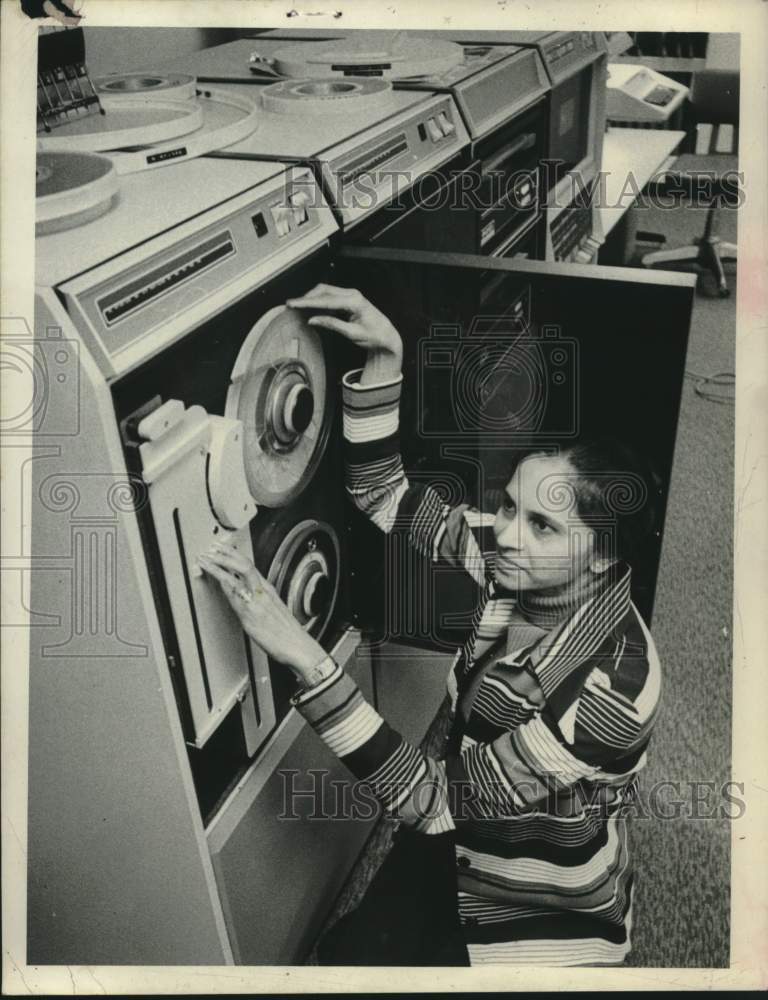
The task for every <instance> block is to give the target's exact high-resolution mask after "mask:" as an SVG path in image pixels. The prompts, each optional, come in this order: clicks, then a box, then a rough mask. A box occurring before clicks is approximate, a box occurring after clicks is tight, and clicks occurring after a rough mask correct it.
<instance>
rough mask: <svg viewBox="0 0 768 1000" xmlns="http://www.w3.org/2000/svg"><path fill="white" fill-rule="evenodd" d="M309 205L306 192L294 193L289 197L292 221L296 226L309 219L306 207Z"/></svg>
mask: <svg viewBox="0 0 768 1000" xmlns="http://www.w3.org/2000/svg"><path fill="white" fill-rule="evenodd" d="M308 204H309V192H308V191H294V193H293V194H292V195H291V208H292V209H293V221H294V223H295V224H296V225H297V226H300V225H301V224H302V223H304V222H306V221H307V220H308V219H309V211H308V209H307V205H308Z"/></svg>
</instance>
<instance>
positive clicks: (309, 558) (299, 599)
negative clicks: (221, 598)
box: [252, 510, 341, 639]
mask: <svg viewBox="0 0 768 1000" xmlns="http://www.w3.org/2000/svg"><path fill="white" fill-rule="evenodd" d="M252 542H253V552H254V559H255V561H256V565H257V566H258V568H259V569H260V571H261V572H263V573H264V575H265V576H266V577H267V579H268V580H269V582H270V583H271V584H272V585H273V587H274V588H275V590H276V591H277V592H278V594H279V595H280V597H281V599H282V600H283V601H284V603H285V605H286V606H287V608H288V610H289V611H290V612H291V614H292V615H293V616H294V618H295V619H296V620H297V621H298V622H299V624H300V625H301V626H302V628H304V629H306V631H307V632H309V633H310V634H311V635H313V636H314V637H315V638H316V639H321V638H322V637H323V635H324V634H325V631H326V629H327V627H328V625H329V623H330V621H331V618H332V617H333V613H334V611H335V608H336V603H337V599H338V594H339V586H340V579H341V548H340V542H339V536H338V533H337V531H336V529H335V528H334V527H333V525H332V524H330V523H329V522H328V521H324V520H320V519H318V518H314V517H309V516H307V517H303V516H300V517H299V519H298V520H297V519H296V515H295V514H292V513H291V512H290V511H287V510H286V511H280V512H279V513H278V514H277V515H276V516H275V518H274V519H273V521H272V523H271V524H269V525H268V526H266V527H264V526H260V524H259V519H258V518H257V520H256V521H254V523H253V530H252Z"/></svg>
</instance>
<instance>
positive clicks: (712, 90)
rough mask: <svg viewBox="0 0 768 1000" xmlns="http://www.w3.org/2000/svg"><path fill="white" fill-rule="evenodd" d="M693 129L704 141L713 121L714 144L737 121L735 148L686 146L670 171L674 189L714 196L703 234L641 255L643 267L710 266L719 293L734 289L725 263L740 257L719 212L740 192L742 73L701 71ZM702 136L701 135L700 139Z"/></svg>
mask: <svg viewBox="0 0 768 1000" xmlns="http://www.w3.org/2000/svg"><path fill="white" fill-rule="evenodd" d="M690 101H691V114H692V121H691V124H692V125H695V126H696V128H695V129H692V130H691V133H690V138H691V140H692V145H693V148H694V149H696V146H697V145H698V146H699V147H700V146H701V145H702V143H701V139H702V138H704V139H706V138H707V134H706V130H705V129H704V128H703V126H705V125H707V124H709V125H711V126H712V127H711V135H710V136H709V144H708V145H709V148H714V149H717V148H718V146H721V145H722V143H721V142H720V141H719V140H721V139H722V138H723V137H727V136H728V132H730V131H731V130H728V132H726V130H723V129H721V128H720V126H722V125H730V126H732V127H733V128H732V133H733V142H732V150H731V151H730V152H727V153H723V152H714V153H709V152H705V153H701V152H684V153H682V154H681V155H680V156H679V157H678V158H677V159H676V160H675V162H674V164H673V165H672V166H671V167H670V168H669V170H668V171H667V176H666V180H667V183H668V184H669V183H670V182H671V183H672V184H673V185H674V187H675V190H679V191H681V192H686V191H689V192H690V193H691V194H692V197H693V199H694V200H695V199H696V198H697V196H701V194H702V193H704V194H705V196H706V197H708V199H709V202H710V204H709V210H708V211H707V220H706V223H705V226H704V232H703V234H702V235H701V236H700V237H699V238H698V239H697V240H696V242H695V244H694V245H691V246H684V247H678V248H677V249H671V250H654V251H653V253H647V254H645V256H644V257H643V258H642V264H643V267H653V266H654V265H655V264H668V263H677V264H688V263H690V264H694V265H696V268H697V270H707V271H710V272H711V273H712V274H713V275H714V277H715V280H716V282H717V290H718V293H719V294H720V295H721V296H723V297H725V296H727V295H730V290H729V288H728V283H727V281H726V277H725V271H724V269H723V261H729V260H736V244H735V243H727V242H726V241H725V240H722V239H720V237H719V236H718V234H717V215H718V211H719V209H720V207H721V204H722V203H723V202H724V203H726V204H731V205H733V204H734V199H735V196H736V195H737V193H738V191H737V187H736V171H737V170H738V156H737V151H738V122H739V74H738V73H737V72H731V71H726V70H704V72H702V73H697V74H696V75H695V77H694V80H693V85H692V87H691V97H690ZM697 139H698V140H699V141H698V143H697Z"/></svg>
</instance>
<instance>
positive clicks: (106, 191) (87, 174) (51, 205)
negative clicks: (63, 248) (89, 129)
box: [35, 152, 118, 236]
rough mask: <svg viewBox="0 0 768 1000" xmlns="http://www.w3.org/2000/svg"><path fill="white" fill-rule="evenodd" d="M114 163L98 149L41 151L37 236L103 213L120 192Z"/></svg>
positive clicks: (37, 183) (38, 165)
mask: <svg viewBox="0 0 768 1000" xmlns="http://www.w3.org/2000/svg"><path fill="white" fill-rule="evenodd" d="M117 187H118V180H117V171H116V170H115V165H114V164H113V163H112V161H111V160H110V159H109V157H107V156H99V155H98V154H96V153H66V152H65V153H44V152H41V153H38V155H37V164H36V185H35V195H36V197H35V230H36V233H37V235H38V236H40V235H42V234H44V233H52V232H58V231H59V230H62V229H71V228H72V227H73V226H79V225H82V224H83V223H84V222H88V221H90V220H91V219H95V218H97V217H98V216H99V215H103V213H104V212H106V211H107V210H108V209H109V207H110V205H111V204H112V198H113V196H114V195H115V193H116V192H117Z"/></svg>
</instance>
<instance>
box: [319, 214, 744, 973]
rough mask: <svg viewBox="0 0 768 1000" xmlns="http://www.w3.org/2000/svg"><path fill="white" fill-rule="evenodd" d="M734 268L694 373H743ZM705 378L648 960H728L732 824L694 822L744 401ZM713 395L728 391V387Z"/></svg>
mask: <svg viewBox="0 0 768 1000" xmlns="http://www.w3.org/2000/svg"><path fill="white" fill-rule="evenodd" d="M638 216H639V217H638V228H639V229H640V230H641V231H650V232H660V233H664V234H665V235H666V237H667V245H668V246H678V245H683V244H687V243H690V242H692V239H693V238H694V237H695V236H697V235H699V234H700V233H701V232H702V231H703V229H704V216H705V211H704V210H703V209H699V208H693V207H691V206H685V205H684V206H678V207H675V208H673V209H667V210H661V209H658V208H652V207H648V206H646V205H645V204H642V203H641V204H640V205H639V207H638ZM719 230H720V232H721V235H722V237H723V238H724V239H726V240H730V241H733V242H735V241H736V216H735V212H734V211H729V210H724V211H723V212H722V213H721V216H720V222H719ZM645 249H650V248H648V247H640V250H645ZM636 262H637V260H636V259H635V263H636ZM734 271H735V268H734V267H733V265H731V266H730V276H729V283H730V287H731V289H732V294H731V297H730V298H727V299H721V298H719V297H717V296H716V293H715V289H714V286H713V284H712V281H711V279H710V278H709V277H708V276H702V277H701V279H700V281H699V287H698V289H697V295H696V303H695V310H694V316H693V322H692V327H691V335H690V344H689V351H688V362H687V367H688V370H689V371H690V372H692V373H697V374H701V375H710V374H714V373H719V372H733V371H734V365H735V344H734V340H735V315H736V304H735V303H736V294H735V293H736V281H735V273H734ZM649 321H650V322H652V310H650V311H649ZM695 386H696V381H695V379H694V378H693V377H689V378H686V380H685V385H684V389H683V397H682V406H681V413H680V422H679V428H678V438H677V449H676V457H675V467H674V473H673V478H672V484H671V493H670V497H669V505H668V509H667V522H666V529H665V536H664V549H663V554H662V561H661V566H660V572H659V582H658V590H657V597H656V612H655V614H654V620H653V623H652V628H653V633H654V637H655V639H656V644H657V647H658V650H659V654H660V657H661V661H662V666H663V669H664V678H665V680H664V695H663V706H662V710H661V715H660V718H659V720H658V722H657V725H656V730H655V735H654V739H653V743H652V747H651V749H650V751H649V759H648V766H647V768H646V771H645V775H644V782H643V792H642V794H641V797H640V803H641V805H642V806H643V810H642V811H645V810H646V808H649V807H650V805H651V803H652V802H653V801H654V797H656V800H657V802H658V803H659V805H660V809H661V810H663V811H664V812H665V813H666V814H667V815H669V817H670V818H666V819H665V818H658V817H656V818H642V815H641V814H640V808H638V815H637V817H636V819H635V821H634V823H633V824H632V831H631V842H632V845H633V851H634V855H635V859H636V869H637V872H638V879H637V890H636V894H635V908H634V920H633V925H634V927H633V941H634V948H633V952H632V955H631V957H630V960H629V963H628V964H630V965H632V966H637V967H642V966H656V967H666V968H670V967H673V968H674V967H677V968H679V967H720V966H727V965H728V963H729V907H730V894H729V880H730V835H731V823H730V821H729V820H727V819H716V818H691V817H690V811H691V802H692V800H693V798H694V797H695V796H696V795H698V798H699V801H700V805H699V806H698V807H694V808H695V811H696V812H698V813H699V814H700V815H701V816H702V817H706V814H707V813H708V812H712V811H716V810H714V809H713V808H712V807H713V806H715V805H716V804H717V803H719V802H720V801H721V799H720V790H721V789H722V786H723V785H724V783H725V782H726V781H728V780H729V778H730V745H731V637H730V636H731V619H732V608H731V597H732V514H733V486H732V483H733V435H734V410H733V405H732V404H731V403H730V402H729V401H728V400H727V399H724V400H709V399H704V398H702V397H701V396H700V395H698V394H697V393H696V391H695ZM711 391H712V392H717V393H719V394H720V395H721V396H726V397H727V395H728V389H727V388H726V387H722V386H721V387H717V386H713V387H711ZM442 725H443V720H441V719H440V718H438V720H436V722H435V724H433V727H432V731H431V733H430V735H429V738H428V739H427V740H426V742H425V745H426V746H427V747H429V746H432V745H435V746H436V745H438V744H437V738H439V729H440V728H441V726H442ZM664 782H667V783H669V782H671V783H672V784H671V785H670V784H662V783H664ZM704 783H706V784H704ZM676 802H682V803H684V805H678V806H676V805H675V803H676ZM656 811H657V813H658V812H659V811H660V810H659V809H657V810H656ZM686 812H688V815H687V816H686ZM390 842H391V827H390V825H389V824H388V823H384V824H382V825H381V826H380V827H379V828H378V829H377V830H376V831H375V832H374V834H373V836H372V838H371V840H370V842H369V844H368V847H367V849H366V851H365V852H364V854H363V856H362V858H361V859H360V861H359V863H358V865H357V866H356V868H355V869H354V870H353V872H352V875H351V877H350V879H349V881H348V883H347V885H346V887H345V889H344V891H343V893H342V894H341V896H340V898H339V899H338V900H337V903H336V905H335V907H334V910H333V913H332V914H331V916H330V919H329V922H328V923H329V925H330V924H332V923H334V922H335V920H336V919H338V917H339V916H340V915H341V914H343V913H345V912H346V911H347V910H348V909H350V908H352V907H354V906H355V905H356V904H357V902H358V901H359V899H360V898H361V897H362V895H363V893H364V891H365V888H366V886H367V885H368V883H369V881H370V879H371V878H372V876H373V874H374V873H375V871H376V870H377V869H378V867H379V865H380V864H381V863H382V861H383V859H384V857H385V856H386V853H387V850H388V848H389V846H390ZM314 961H315V959H314V955H313V956H310V958H309V962H310V963H313V962H314Z"/></svg>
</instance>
